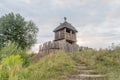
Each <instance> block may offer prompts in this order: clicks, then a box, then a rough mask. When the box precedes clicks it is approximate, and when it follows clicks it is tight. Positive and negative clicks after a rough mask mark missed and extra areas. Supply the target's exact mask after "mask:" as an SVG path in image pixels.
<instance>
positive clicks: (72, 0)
mask: <svg viewBox="0 0 120 80" xmlns="http://www.w3.org/2000/svg"><path fill="white" fill-rule="evenodd" d="M88 2H89V0H52V4H53V5H54V6H57V7H60V8H72V7H74V6H76V7H78V6H81V5H85V4H87V3H88Z"/></svg>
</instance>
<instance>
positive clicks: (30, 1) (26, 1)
mask: <svg viewBox="0 0 120 80" xmlns="http://www.w3.org/2000/svg"><path fill="white" fill-rule="evenodd" d="M22 2H24V3H26V4H31V3H32V0H22Z"/></svg>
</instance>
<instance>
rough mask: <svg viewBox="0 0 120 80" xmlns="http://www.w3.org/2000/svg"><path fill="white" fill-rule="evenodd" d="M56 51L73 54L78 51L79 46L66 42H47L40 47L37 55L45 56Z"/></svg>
mask: <svg viewBox="0 0 120 80" xmlns="http://www.w3.org/2000/svg"><path fill="white" fill-rule="evenodd" d="M58 50H63V51H66V52H70V53H73V52H78V51H79V46H78V45H77V44H70V43H68V42H55V41H49V42H46V43H44V44H42V45H40V47H39V53H38V54H41V55H46V54H49V53H54V52H56V51H58Z"/></svg>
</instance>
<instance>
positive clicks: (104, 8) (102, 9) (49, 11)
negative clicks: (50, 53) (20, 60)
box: [0, 0, 120, 51]
mask: <svg viewBox="0 0 120 80" xmlns="http://www.w3.org/2000/svg"><path fill="white" fill-rule="evenodd" d="M9 12H14V13H20V14H21V15H22V16H23V17H25V18H26V20H33V22H34V23H35V24H36V25H37V26H38V27H39V33H38V37H37V43H36V44H35V46H34V48H33V50H35V51H38V46H39V44H42V43H43V42H46V41H50V40H53V39H54V33H53V32H52V31H53V30H54V28H56V27H57V26H58V25H59V24H60V23H62V22H63V21H64V20H63V17H67V21H68V22H69V23H71V24H72V25H73V26H74V27H76V29H77V30H78V31H79V32H78V34H77V40H78V44H79V45H80V46H89V47H92V48H106V47H108V46H110V45H111V43H115V44H119V43H120V0H0V16H2V15H4V14H7V13H9Z"/></svg>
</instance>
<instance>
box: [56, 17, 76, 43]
mask: <svg viewBox="0 0 120 80" xmlns="http://www.w3.org/2000/svg"><path fill="white" fill-rule="evenodd" d="M64 20H65V21H64V22H63V23H61V24H60V25H59V26H58V27H57V28H55V30H54V32H55V40H54V41H55V42H67V43H70V44H71V45H74V44H76V41H77V40H76V33H77V32H78V31H77V30H76V29H75V27H73V26H72V25H71V24H70V23H68V22H67V21H66V20H67V18H66V17H64Z"/></svg>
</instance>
